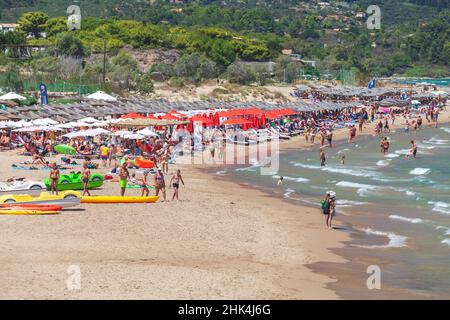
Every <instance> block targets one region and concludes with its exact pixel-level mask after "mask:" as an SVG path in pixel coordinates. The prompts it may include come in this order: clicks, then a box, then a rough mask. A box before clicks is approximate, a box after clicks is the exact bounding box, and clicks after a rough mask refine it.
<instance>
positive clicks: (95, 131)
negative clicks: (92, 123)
mask: <svg viewBox="0 0 450 320" xmlns="http://www.w3.org/2000/svg"><path fill="white" fill-rule="evenodd" d="M110 133H111V131H108V130H105V129H101V128H96V129H89V130H86V131H84V135H85V136H86V137H94V136H98V135H102V134H110Z"/></svg>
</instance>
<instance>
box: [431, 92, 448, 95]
mask: <svg viewBox="0 0 450 320" xmlns="http://www.w3.org/2000/svg"><path fill="white" fill-rule="evenodd" d="M431 93H432V94H434V95H437V96H446V95H448V93H447V92H445V91H431Z"/></svg>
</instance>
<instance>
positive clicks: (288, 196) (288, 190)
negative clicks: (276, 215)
mask: <svg viewBox="0 0 450 320" xmlns="http://www.w3.org/2000/svg"><path fill="white" fill-rule="evenodd" d="M294 192H295V190H294V189H289V188H288V189H286V192H285V193H284V194H283V198H290V195H291V194H293V193H294Z"/></svg>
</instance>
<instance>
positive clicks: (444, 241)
mask: <svg viewBox="0 0 450 320" xmlns="http://www.w3.org/2000/svg"><path fill="white" fill-rule="evenodd" d="M441 243H442V244H447V245H449V246H450V239H444V240H442V241H441Z"/></svg>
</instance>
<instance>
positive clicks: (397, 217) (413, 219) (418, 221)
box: [389, 214, 423, 223]
mask: <svg viewBox="0 0 450 320" xmlns="http://www.w3.org/2000/svg"><path fill="white" fill-rule="evenodd" d="M389 218H390V219H394V220H400V221H405V222H409V223H423V220H422V219H420V218H407V217H403V216H399V215H396V214H391V215H390V216H389Z"/></svg>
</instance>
